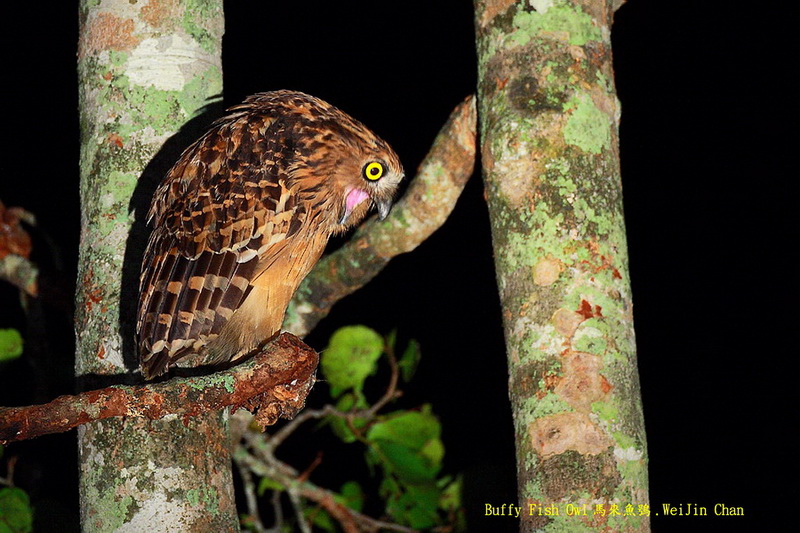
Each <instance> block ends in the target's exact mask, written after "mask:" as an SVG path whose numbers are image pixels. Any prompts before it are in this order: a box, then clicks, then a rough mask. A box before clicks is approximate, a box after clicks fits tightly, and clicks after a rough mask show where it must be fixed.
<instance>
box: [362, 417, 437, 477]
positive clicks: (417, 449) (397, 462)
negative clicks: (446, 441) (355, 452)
mask: <svg viewBox="0 0 800 533" xmlns="http://www.w3.org/2000/svg"><path fill="white" fill-rule="evenodd" d="M440 434H441V426H440V425H439V421H438V420H437V419H436V417H435V416H433V414H431V413H430V411H429V409H423V411H421V412H416V411H403V412H399V413H395V414H393V415H390V416H389V417H387V418H386V419H384V420H382V421H380V422H376V423H374V424H373V425H372V426H371V427H370V428H369V430H368V431H367V441H368V442H369V443H370V444H371V445H372V447H373V448H374V455H373V458H377V459H378V460H379V461H381V463H382V464H383V466H384V468H385V469H386V470H388V471H389V472H391V473H393V474H395V475H396V476H398V478H400V479H401V480H402V481H404V482H407V483H421V482H427V481H431V480H433V479H435V478H436V474H438V472H439V470H440V468H441V465H442V458H443V457H444V445H443V444H442V441H441V439H440V438H439V436H440Z"/></svg>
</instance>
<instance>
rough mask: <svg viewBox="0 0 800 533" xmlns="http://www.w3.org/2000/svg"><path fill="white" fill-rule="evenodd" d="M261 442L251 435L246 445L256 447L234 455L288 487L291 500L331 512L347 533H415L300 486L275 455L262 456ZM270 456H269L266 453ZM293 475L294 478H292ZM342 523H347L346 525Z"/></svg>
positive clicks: (314, 488)
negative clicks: (303, 500) (295, 497)
mask: <svg viewBox="0 0 800 533" xmlns="http://www.w3.org/2000/svg"><path fill="white" fill-rule="evenodd" d="M258 440H263V435H257V434H255V433H251V434H250V435H249V438H246V442H248V443H253V444H254V445H255V446H251V447H250V450H248V449H246V448H245V447H242V446H240V447H239V448H237V450H236V451H235V452H234V455H235V456H236V457H237V460H239V461H242V463H243V464H245V465H246V466H247V467H248V468H249V469H251V470H252V471H253V472H255V473H256V474H258V475H261V476H267V477H269V478H270V479H272V480H274V481H276V482H278V483H280V484H281V485H283V486H285V487H287V489H286V492H287V493H289V495H290V497H291V494H292V493H295V494H297V495H299V496H301V497H303V498H306V499H307V500H310V501H312V502H314V503H316V504H318V505H320V506H321V507H322V508H324V509H325V510H326V511H328V512H329V513H330V514H331V515H332V516H333V517H334V518H336V519H337V520H338V521H339V522H340V524H342V528H343V529H344V530H345V531H355V532H358V531H377V530H379V529H383V530H387V531H398V532H400V533H413V532H414V531H416V530H414V529H412V528H408V527H405V526H401V525H399V524H393V523H391V522H384V521H381V520H378V519H375V518H372V517H370V516H367V515H365V514H363V513H360V512H358V511H356V510H354V509H350V508H349V507H347V506H345V505H341V504H339V503H338V502H336V499H335V494H334V493H333V492H331V491H329V490H327V489H324V488H322V487H320V486H318V485H315V484H314V483H313V482H311V481H308V480H305V481H302V482H298V480H297V478H296V476H297V472H296V471H295V470H294V469H293V468H292V467H291V466H289V465H287V464H286V463H283V462H282V461H280V460H279V459H277V458H275V457H274V456H272V455H269V456H268V457H266V458H265V457H264V456H263V454H264V453H265V451H266V450H268V447H267V446H264V445H259V444H258V442H257V441H258ZM266 453H269V452H266ZM257 456H258V457H257ZM292 472H293V473H294V474H292ZM342 520H345V522H344V523H343V522H342ZM353 524H356V525H357V528H356V529H349V526H352V525H353Z"/></svg>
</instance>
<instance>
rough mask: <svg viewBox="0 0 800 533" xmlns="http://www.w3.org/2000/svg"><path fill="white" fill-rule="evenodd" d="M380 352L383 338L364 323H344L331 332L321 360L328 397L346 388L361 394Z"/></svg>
mask: <svg viewBox="0 0 800 533" xmlns="http://www.w3.org/2000/svg"><path fill="white" fill-rule="evenodd" d="M382 353H383V337H381V336H380V335H378V333H377V332H375V331H373V330H371V329H369V328H368V327H366V326H346V327H343V328H341V329H338V330H337V331H336V332H334V334H333V335H332V336H331V340H330V342H329V344H328V347H327V348H326V349H325V351H323V352H322V357H321V360H320V365H321V366H322V372H323V374H324V375H325V378H326V379H327V380H328V382H329V383H330V386H331V396H333V397H334V398H337V397H339V396H340V395H341V394H342V393H343V392H345V391H347V390H353V391H355V392H356V394H359V395H360V394H361V391H362V389H363V387H364V381H365V380H366V379H367V377H368V376H370V375H372V374H374V373H375V370H376V367H377V364H376V363H377V361H378V359H379V358H380V356H381V354H382Z"/></svg>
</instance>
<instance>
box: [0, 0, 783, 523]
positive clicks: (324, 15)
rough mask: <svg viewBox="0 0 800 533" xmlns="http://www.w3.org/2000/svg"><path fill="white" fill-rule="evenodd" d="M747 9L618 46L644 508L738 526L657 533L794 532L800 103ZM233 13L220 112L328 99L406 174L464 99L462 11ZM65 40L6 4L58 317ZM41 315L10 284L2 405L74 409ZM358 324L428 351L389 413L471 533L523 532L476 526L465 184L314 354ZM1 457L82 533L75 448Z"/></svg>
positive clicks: (666, 7)
mask: <svg viewBox="0 0 800 533" xmlns="http://www.w3.org/2000/svg"><path fill="white" fill-rule="evenodd" d="M738 4H739V3H737V2H721V1H713V2H690V1H685V0H683V1H673V2H665V1H646V0H633V1H630V2H629V3H628V4H627V5H624V6H623V7H622V8H621V9H620V10H619V11H618V12H617V15H616V17H615V24H614V27H613V30H612V40H613V45H614V62H615V71H616V85H617V90H618V96H619V98H620V100H621V102H622V113H623V114H622V122H621V147H620V148H621V161H622V179H623V185H624V198H625V214H626V225H627V232H628V246H629V254H630V267H631V278H632V283H633V298H634V304H635V309H634V312H635V327H636V338H637V347H638V359H639V372H640V376H641V384H642V394H643V403H644V411H645V423H646V428H647V438H648V448H649V456H650V463H649V465H650V501H651V509H652V510H653V511H654V512H658V511H659V510H660V508H661V504H662V503H671V504H673V505H677V504H686V503H692V504H698V505H705V506H708V507H709V508H710V507H712V506H713V505H714V504H715V503H725V504H726V505H732V506H742V507H744V509H745V511H746V516H745V517H743V518H734V517H731V518H727V519H721V518H717V517H713V516H712V517H706V518H692V517H682V518H681V517H663V516H653V518H652V525H653V530H654V531H656V532H663V531H764V530H767V529H768V528H767V527H766V526H765V523H766V521H774V520H775V519H777V520H781V519H786V518H787V517H788V515H786V514H785V513H786V512H787V507H786V504H788V503H790V502H789V501H784V500H785V499H786V496H789V497H790V498H791V497H792V495H791V494H788V495H787V494H785V493H783V492H780V491H779V490H778V489H777V487H774V484H775V483H776V481H777V480H778V479H780V478H782V477H787V478H788V477H789V476H790V475H789V474H788V472H785V470H788V466H786V465H781V462H783V461H786V460H787V459H788V454H784V453H783V452H782V451H781V448H782V447H783V446H785V442H786V440H787V438H788V431H787V429H788V426H789V425H790V424H792V423H793V424H792V425H794V426H796V417H795V419H794V420H791V421H790V420H787V418H788V417H787V414H788V409H787V408H786V407H784V406H785V405H786V401H787V400H788V394H787V392H786V391H787V390H788V388H786V387H784V386H783V385H780V384H779V383H778V382H779V378H780V377H781V376H782V375H784V374H788V373H789V372H790V370H789V369H788V368H786V369H784V365H786V364H787V362H788V361H793V360H794V359H795V358H796V356H797V348H796V346H795V345H793V344H791V343H790V341H789V340H788V339H787V337H788V333H789V332H790V331H792V329H793V328H792V327H791V325H790V322H791V320H792V315H793V314H792V313H791V309H790V305H789V304H790V302H791V301H794V300H795V299H796V290H795V291H791V289H790V287H792V286H793V285H792V283H791V280H792V279H793V278H794V276H795V275H796V271H797V262H796V257H794V256H795V255H796V251H795V248H796V242H797V232H796V230H795V231H794V237H793V238H789V237H788V236H787V230H786V227H787V226H788V224H789V221H790V216H789V212H788V209H787V208H786V206H785V202H786V201H787V200H788V198H789V193H788V191H787V190H786V188H787V182H788V181H789V180H790V179H792V178H791V176H790V174H789V173H790V170H789V169H790V167H789V163H788V158H786V157H785V156H784V158H783V159H782V158H781V156H782V155H783V154H784V153H786V152H785V151H783V150H781V149H779V144H780V142H781V141H784V140H786V139H785V138H784V137H783V135H784V132H783V131H781V125H782V124H783V123H784V121H788V120H789V118H788V117H787V116H786V115H787V114H788V106H789V103H790V102H791V100H792V98H793V96H794V93H795V92H796V84H795V82H794V81H792V80H791V79H790V78H789V77H787V76H788V75H787V74H786V72H787V71H791V68H788V67H789V66H790V65H789V64H788V63H789V62H790V59H789V58H788V57H787V56H788V55H789V54H788V43H784V42H781V41H782V40H787V39H786V38H785V35H786V34H785V33H784V30H781V29H779V26H780V24H779V21H780V19H781V16H780V14H778V13H775V12H773V11H771V10H770V9H769V8H768V6H767V5H766V3H765V4H759V5H756V4H748V5H745V4H744V3H741V5H738ZM225 11H226V32H225V40H224V49H223V62H224V63H223V65H224V87H225V94H224V101H225V104H226V105H232V104H235V103H238V102H239V101H241V100H242V99H243V98H244V97H245V96H246V95H249V94H251V93H254V92H258V91H265V90H272V89H279V88H288V89H297V90H301V91H304V92H308V93H310V94H313V95H316V96H319V97H321V98H323V99H325V100H327V101H329V102H331V103H333V104H334V105H336V106H338V107H340V108H341V109H343V110H345V111H346V112H348V113H350V114H351V115H353V116H354V117H356V118H358V119H359V120H361V121H363V122H364V123H365V124H367V125H369V127H370V128H371V129H373V130H374V131H375V132H377V133H378V134H379V135H381V136H382V137H384V138H385V139H386V140H387V141H389V142H390V143H391V144H392V145H393V147H394V148H395V150H396V151H397V152H398V154H399V155H400V157H401V158H402V159H403V162H404V165H405V167H406V169H407V171H408V172H407V173H408V174H410V175H413V169H415V168H416V167H417V165H418V164H419V163H420V161H421V160H422V158H423V157H424V155H425V153H426V151H427V149H428V147H429V144H430V142H431V141H432V139H433V137H434V136H435V134H436V133H437V131H438V129H439V128H440V126H441V125H442V124H443V123H444V121H445V120H446V118H447V116H448V115H449V113H450V111H451V110H452V109H453V107H455V105H456V104H457V103H458V102H460V101H461V100H462V99H463V98H464V97H465V96H467V95H468V94H471V93H473V92H474V91H475V85H476V78H477V73H476V54H475V47H474V32H473V20H472V4H471V3H470V2H468V1H466V0H458V1H456V0H438V1H436V2H424V1H419V0H416V1H408V2H359V3H355V2H352V3H351V2H303V3H301V2H267V1H257V2H235V1H228V2H226V5H225ZM77 18H78V16H77V5H75V4H74V3H73V2H53V3H47V4H42V3H39V2H21V3H20V2H14V3H10V4H8V5H6V6H5V8H4V19H5V22H6V24H5V29H4V31H3V32H2V39H3V50H4V51H5V54H4V67H3V72H4V76H3V78H4V79H3V83H2V91H3V96H4V98H3V100H4V102H5V112H4V115H3V119H4V120H3V124H2V125H3V128H4V131H5V134H4V135H3V143H2V147H3V153H2V159H0V200H2V201H3V203H4V204H5V205H6V206H21V207H23V208H25V209H26V210H28V211H30V212H32V213H34V214H35V215H36V218H37V221H38V229H37V230H36V231H33V234H34V236H35V241H34V256H33V257H34V259H35V260H36V261H37V262H39V263H40V264H41V265H42V267H43V268H44V269H47V270H48V271H49V272H50V276H51V279H52V283H53V285H54V289H53V290H55V291H59V290H60V291H61V294H62V297H61V298H60V299H61V301H62V302H63V303H64V304H63V305H71V301H72V294H73V291H74V283H75V282H74V277H75V270H76V263H77V250H78V237H79V229H80V211H79V209H80V204H79V202H80V199H79V195H78V156H79V139H78V110H77V76H76V70H75V65H76V58H75V54H76V42H77V31H78V28H77ZM792 61H794V62H796V58H793V59H792ZM783 62H786V63H787V64H783ZM794 122H795V124H796V119H794ZM176 157H177V153H176ZM477 168H479V165H478V167H477ZM794 174H795V175H796V172H795V173H794ZM779 250H780V251H779ZM782 250H788V251H787V252H783V251H782ZM43 312H44V316H45V317H46V318H47V320H46V322H45V323H44V324H43V325H42V324H39V325H30V324H28V325H26V323H25V320H24V314H23V312H22V310H21V307H20V304H19V297H18V294H17V291H16V289H14V288H13V287H11V286H10V285H9V284H6V283H2V284H0V328H8V327H14V328H18V329H20V331H21V332H22V333H23V336H24V337H25V339H26V341H27V342H28V343H45V345H46V347H47V352H48V353H49V354H50V355H49V358H48V359H47V360H44V361H32V360H30V359H29V358H26V356H25V355H23V357H21V358H20V359H18V360H16V361H14V362H11V363H7V364H5V365H3V366H0V405H25V404H30V403H45V402H46V401H48V400H50V399H52V398H53V397H55V396H57V395H59V394H66V393H71V392H73V390H74V389H73V387H74V383H73V378H72V374H71V372H72V364H73V350H74V344H73V332H72V325H71V323H70V321H69V319H68V318H66V316H67V315H66V314H65V310H64V308H63V306H59V305H47V306H45V307H44V309H43ZM348 324H365V325H368V326H370V327H372V328H374V329H376V330H378V331H379V332H381V333H384V334H385V333H388V332H389V331H390V330H392V329H393V328H397V330H398V332H399V336H400V338H401V340H407V339H410V338H414V339H417V340H418V341H419V343H420V345H421V349H422V357H423V358H422V363H421V366H420V368H419V370H418V373H417V376H416V378H415V380H414V381H412V383H411V384H410V385H409V386H406V387H404V391H405V396H404V398H403V402H405V405H407V406H412V405H419V404H422V403H431V404H432V406H433V410H434V412H435V413H436V414H437V415H438V416H439V417H440V419H441V421H442V425H443V428H444V429H443V431H444V434H443V439H444V444H445V447H446V456H445V457H446V469H448V470H449V471H450V472H451V473H454V474H455V473H459V472H460V473H462V474H463V476H464V490H465V494H464V498H465V505H466V508H467V513H468V520H469V526H470V527H469V530H470V531H490V530H491V531H515V530H517V523H516V521H515V520H514V519H509V518H497V517H494V518H487V517H484V516H483V513H484V506H485V504H486V503H492V504H495V505H499V504H502V503H512V502H513V503H515V504H516V503H518V502H517V498H516V480H515V472H514V467H515V462H514V442H513V427H512V420H511V415H510V410H509V403H508V393H507V374H506V362H505V352H504V345H503V333H502V327H501V317H500V307H499V300H498V297H497V294H496V285H495V278H494V273H493V263H492V249H491V241H490V231H489V219H488V214H487V210H486V204H485V201H484V200H483V187H482V183H481V177H480V173H479V172H477V171H476V173H475V175H474V176H473V177H472V179H471V180H470V183H469V184H468V186H467V188H466V190H465V192H464V194H463V196H462V197H461V199H460V200H459V203H458V205H457V207H456V210H455V212H454V213H453V215H452V217H451V219H450V220H448V222H447V223H446V224H445V226H444V227H443V228H442V229H441V230H439V231H438V232H437V233H435V234H434V235H433V237H432V238H431V239H429V240H428V241H427V242H425V243H424V244H423V245H422V246H420V247H419V248H418V249H417V250H416V251H414V252H413V253H410V254H407V255H404V256H401V257H399V258H397V259H396V260H394V261H393V262H392V263H390V265H389V266H388V268H387V269H386V270H385V271H384V272H383V273H382V274H381V275H380V276H379V277H378V278H377V279H376V280H374V281H373V282H372V283H370V284H369V285H368V286H367V287H366V288H365V289H363V290H361V291H359V292H358V293H356V294H354V295H353V296H352V297H350V298H348V299H347V300H345V301H342V302H341V303H340V304H338V305H337V306H336V307H335V309H334V311H333V313H332V314H331V315H329V316H328V317H327V318H326V319H325V320H324V321H323V322H322V323H321V324H320V326H319V327H318V328H317V329H316V330H315V332H314V333H313V334H312V335H311V336H310V337H309V338H308V339H307V342H308V343H309V344H311V346H313V347H315V348H317V349H322V348H324V347H325V344H326V342H327V339H328V337H329V335H330V334H331V333H332V332H333V331H334V330H335V329H337V328H338V327H341V326H343V325H348ZM401 342H402V341H401ZM776 376H777V378H778V379H776ZM313 397H314V393H313V392H312V395H311V396H310V398H311V400H312V401H313ZM794 398H796V394H795V395H794ZM780 411H783V413H780ZM312 438H313V437H312ZM315 446H317V443H314V442H312V443H311V444H310V446H309V447H308V449H300V450H297V451H295V452H294V453H296V454H297V457H296V459H297V462H298V463H299V464H307V463H309V462H311V461H312V460H313V459H314V457H315V454H316V447H315ZM317 447H318V446H317ZM10 457H16V468H15V473H14V480H15V483H16V484H17V485H19V486H21V487H23V488H24V489H26V490H27V491H28V492H29V493H30V495H31V497H32V500H33V504H34V505H35V507H36V512H37V513H39V514H41V515H48V516H49V518H48V519H47V520H46V521H44V522H43V523H46V524H50V526H45V527H52V528H54V529H49V530H51V531H73V530H74V531H77V513H78V508H77V466H76V461H77V459H76V450H75V434H74V432H70V433H67V434H63V435H55V436H49V437H42V438H39V439H36V440H35V441H30V442H21V443H17V444H13V445H9V446H8V447H6V449H5V451H4V455H3V457H2V459H1V460H0V461H2V464H5V463H6V462H7V461H8V459H9V458H10ZM345 465H348V462H347V461H339V460H335V459H332V460H331V462H330V464H329V465H325V460H324V459H323V466H324V467H325V468H327V469H328V470H327V472H328V473H326V470H325V468H323V467H320V468H319V469H318V470H319V473H318V474H317V473H315V475H319V476H320V478H318V479H320V483H323V482H324V479H325V476H326V475H331V476H333V475H335V473H336V470H337V469H341V468H344V467H345ZM4 468H5V466H0V473H4V472H5V470H4ZM0 475H4V474H0ZM47 530H48V529H42V531H47Z"/></svg>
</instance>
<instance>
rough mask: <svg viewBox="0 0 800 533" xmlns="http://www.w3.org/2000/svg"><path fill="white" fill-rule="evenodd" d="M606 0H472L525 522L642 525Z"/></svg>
mask: <svg viewBox="0 0 800 533" xmlns="http://www.w3.org/2000/svg"><path fill="white" fill-rule="evenodd" d="M619 3H620V2H614V1H603V0H574V1H567V0H530V1H528V0H525V1H518V2H513V1H509V0H497V1H493V0H476V33H477V48H478V58H479V87H478V101H479V119H480V123H481V143H482V148H481V153H482V162H483V173H484V181H485V186H486V195H487V201H488V204H489V213H490V218H491V224H492V240H493V247H494V253H495V265H496V270H497V283H498V286H499V292H500V297H501V302H502V306H503V319H504V332H505V339H506V348H507V358H508V366H509V374H510V382H509V384H510V393H509V394H510V398H511V404H512V410H513V416H514V423H515V430H516V443H517V471H518V489H519V498H520V505H521V506H522V513H521V519H522V523H521V531H526V532H527V531H533V530H537V529H544V528H547V529H548V530H549V529H550V528H555V529H558V530H559V531H561V530H564V531H571V530H580V531H588V530H592V531H594V530H598V531H599V530H603V531H608V530H613V531H649V508H648V507H647V506H648V494H647V469H646V442H645V433H644V421H643V416H642V407H641V400H640V391H639V379H638V373H637V369H636V352H635V342H634V330H633V316H632V304H631V293H630V283H629V278H628V259H627V250H626V242H625V227H624V220H623V210H622V189H621V181H620V171H619V154H618V135H617V130H618V118H619V103H618V101H617V99H616V95H615V90H614V83H613V71H612V61H611V41H610V28H611V22H612V16H613V12H614V10H615V9H616V8H617V7H618V4H619ZM550 505H553V507H551V509H552V508H557V509H558V510H559V514H558V515H554V514H549V515H548V514H546V509H547V506H550ZM613 505H616V506H617V507H612V506H613ZM568 506H572V507H569V508H571V509H573V510H574V509H585V510H586V515H585V516H568V515H567V511H568V510H569V508H568ZM629 506H630V507H629ZM617 511H618V512H617ZM626 511H627V512H626Z"/></svg>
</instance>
